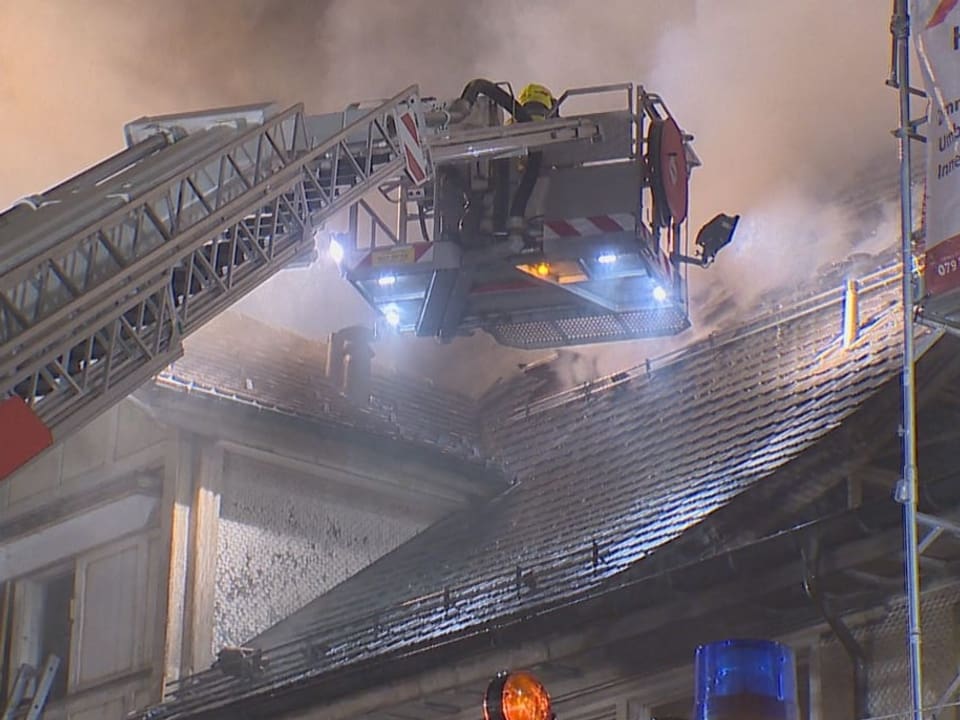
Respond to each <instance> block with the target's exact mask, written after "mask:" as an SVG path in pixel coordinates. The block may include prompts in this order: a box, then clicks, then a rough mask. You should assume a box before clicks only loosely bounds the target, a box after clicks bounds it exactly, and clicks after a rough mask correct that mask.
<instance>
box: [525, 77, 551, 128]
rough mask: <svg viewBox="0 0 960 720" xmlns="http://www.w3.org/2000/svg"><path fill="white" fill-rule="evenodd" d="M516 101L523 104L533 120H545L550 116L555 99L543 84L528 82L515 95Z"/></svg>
mask: <svg viewBox="0 0 960 720" xmlns="http://www.w3.org/2000/svg"><path fill="white" fill-rule="evenodd" d="M517 102H518V103H520V105H521V106H523V109H524V110H526V111H527V112H528V113H529V114H530V115H531V117H533V119H534V120H545V119H546V118H547V117H549V116H550V113H551V112H552V110H553V108H554V105H556V104H557V99H556V98H555V97H554V96H553V93H551V92H550V90H548V89H547V88H546V87H544V86H543V85H538V84H537V83H530V84H529V85H527V86H526V87H525V88H523V90H521V91H520V95H518V96H517Z"/></svg>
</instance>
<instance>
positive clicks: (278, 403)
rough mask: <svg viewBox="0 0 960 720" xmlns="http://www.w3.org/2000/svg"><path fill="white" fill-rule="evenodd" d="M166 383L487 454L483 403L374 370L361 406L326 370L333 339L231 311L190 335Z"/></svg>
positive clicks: (472, 454) (454, 450)
mask: <svg viewBox="0 0 960 720" xmlns="http://www.w3.org/2000/svg"><path fill="white" fill-rule="evenodd" d="M184 347H185V352H184V356H183V357H182V358H181V359H180V360H177V361H176V362H175V363H173V364H172V365H171V366H170V367H169V368H167V369H166V370H165V371H164V372H162V373H161V374H160V376H159V377H158V379H157V382H158V383H159V384H160V385H163V386H167V387H174V388H181V389H191V390H195V391H200V392H202V391H206V392H209V393H211V394H216V395H218V396H229V397H233V398H235V399H238V400H241V401H245V402H249V403H252V404H256V405H259V406H262V407H267V408H271V409H274V410H278V411H280V412H285V413H289V414H294V415H299V416H303V417H307V418H313V419H317V420H322V421H328V422H334V423H337V424H340V425H346V426H349V427H355V428H358V429H362V430H367V431H369V432H371V433H373V434H377V435H384V436H389V437H395V438H401V439H404V440H410V441H413V442H416V443H419V444H423V445H427V446H429V447H431V448H434V449H438V450H441V451H443V452H447V453H450V454H453V455H457V456H460V457H466V458H472V459H477V460H479V459H481V452H480V444H479V435H478V425H477V415H476V403H475V402H474V401H473V400H471V399H470V398H468V397H466V396H463V395H458V394H456V393H453V392H448V391H444V390H440V389H437V388H435V387H434V386H432V385H431V384H430V383H428V382H426V381H422V380H419V379H416V378H408V377H404V376H402V375H399V374H389V375H385V374H378V373H376V371H375V372H374V376H373V378H372V379H371V387H370V405H369V406H368V407H364V408H361V407H359V406H357V405H356V404H354V403H352V402H351V401H350V400H349V399H347V398H346V397H345V396H343V395H342V394H341V393H339V392H338V391H337V390H336V389H335V388H334V387H332V386H331V384H330V383H329V381H328V380H327V377H326V372H325V368H326V344H325V343H322V342H317V341H315V340H310V339H307V338H304V337H302V336H300V335H297V334H295V333H292V332H290V331H287V330H282V329H279V328H275V327H271V326H269V325H266V324H264V323H261V322H258V321H257V320H254V319H252V318H250V317H247V316H244V315H240V314H238V313H233V312H227V313H223V314H222V315H220V316H218V317H217V318H216V319H214V320H212V321H211V322H210V323H209V325H208V326H206V327H205V328H204V329H203V330H201V331H200V332H198V333H196V334H194V335H192V336H191V337H189V338H187V339H186V341H185V342H184Z"/></svg>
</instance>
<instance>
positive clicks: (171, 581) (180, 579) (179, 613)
mask: <svg viewBox="0 0 960 720" xmlns="http://www.w3.org/2000/svg"><path fill="white" fill-rule="evenodd" d="M171 435H172V436H173V437H172V439H171V442H170V443H169V446H168V451H167V462H166V464H165V466H164V503H163V507H164V513H163V521H164V528H163V530H164V537H166V538H167V540H168V543H167V553H166V561H167V587H166V596H167V601H166V608H165V614H164V615H163V617H165V618H166V623H165V626H164V640H163V643H161V644H160V646H161V650H162V655H163V662H162V663H161V665H160V667H162V668H163V678H162V683H163V685H165V684H166V683H169V682H171V681H173V680H179V679H180V676H181V662H182V659H183V640H184V627H183V625H184V612H185V610H186V608H185V601H186V597H187V570H188V567H189V561H190V550H189V542H190V503H191V500H192V494H193V474H194V473H193V469H194V468H193V455H194V454H193V449H194V448H193V443H192V441H191V439H190V437H189V435H187V434H186V433H183V432H181V431H174V432H172V433H171ZM161 690H162V688H161ZM161 696H162V692H161Z"/></svg>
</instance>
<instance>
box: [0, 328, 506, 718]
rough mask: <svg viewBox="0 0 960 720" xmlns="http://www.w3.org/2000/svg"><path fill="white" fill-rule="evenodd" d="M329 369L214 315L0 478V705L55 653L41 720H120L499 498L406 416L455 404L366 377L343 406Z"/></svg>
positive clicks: (432, 423) (432, 425) (453, 436)
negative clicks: (440, 526) (220, 655)
mask: <svg viewBox="0 0 960 720" xmlns="http://www.w3.org/2000/svg"><path fill="white" fill-rule="evenodd" d="M241 358H242V360H241ZM329 362H330V358H329V357H328V353H327V346H325V345H323V344H321V343H314V342H310V341H307V340H304V339H302V338H299V337H296V336H294V335H291V334H289V333H285V332H282V331H277V330H274V329H271V328H267V327H264V326H258V325H257V324H255V323H252V322H251V321H250V320H249V318H241V317H238V316H233V315H228V316H226V317H224V318H222V319H219V320H217V321H215V323H214V327H212V328H210V330H209V331H206V332H204V333H201V334H200V335H199V336H198V337H196V338H194V339H191V341H189V342H188V345H187V353H186V355H185V357H184V358H183V360H182V361H180V362H178V363H177V364H176V365H175V366H174V367H171V368H169V369H168V370H167V371H166V372H164V373H163V374H161V376H160V377H158V378H157V381H156V382H155V383H154V384H153V385H151V386H149V387H146V388H143V389H141V390H140V391H139V392H138V393H136V394H135V395H133V396H131V397H130V398H128V399H127V400H125V401H124V402H122V403H121V404H120V405H118V406H117V407H115V408H113V409H111V410H109V411H108V412H106V413H105V414H104V415H102V416H101V417H100V418H98V419H97V420H96V421H95V422H93V423H91V424H90V425H89V426H87V427H85V428H84V429H83V430H81V431H80V432H78V433H76V434H75V435H73V436H71V437H70V438H68V439H66V440H65V441H64V442H62V443H59V444H58V445H57V446H55V447H54V448H53V449H51V450H50V451H49V452H47V453H45V454H44V455H42V456H41V457H39V458H37V459H36V460H35V461H34V462H33V463H31V464H30V465H28V466H27V467H25V468H23V469H22V470H21V471H20V472H18V473H16V474H15V475H14V476H12V477H11V478H10V479H9V480H7V481H5V482H4V483H3V484H2V485H0V582H2V588H3V592H2V600H3V603H2V608H0V609H2V613H3V614H2V619H3V624H2V628H3V632H2V637H0V640H2V643H0V648H2V652H3V659H4V662H3V668H4V670H3V678H2V679H3V688H4V691H5V692H4V695H5V697H9V695H10V693H11V691H12V689H13V688H14V686H15V683H16V679H17V671H18V669H19V668H20V667H21V666H22V665H28V666H30V667H32V668H34V669H35V670H40V669H42V666H43V665H44V662H45V661H46V659H47V658H48V657H49V656H50V655H51V654H52V655H55V656H57V657H58V658H60V660H61V664H60V667H59V669H58V671H57V673H56V675H55V676H54V678H55V680H54V684H53V687H52V688H51V692H50V695H49V702H48V705H47V710H46V714H45V715H44V717H45V718H49V719H52V720H59V719H60V718H70V719H71V720H72V719H74V718H78V719H86V718H104V719H106V720H110V719H112V718H123V717H126V715H127V714H128V713H130V712H132V711H134V710H136V709H139V708H142V707H145V706H147V705H149V704H152V703H155V702H157V701H158V700H159V699H160V698H161V696H162V693H163V691H164V688H165V687H166V685H167V684H168V683H170V682H175V681H176V680H177V679H178V678H180V677H181V676H183V675H189V674H192V673H196V672H199V671H202V670H204V669H207V668H209V667H210V665H211V664H212V663H213V662H214V661H215V659H216V654H217V652H218V650H219V649H221V648H223V647H224V646H240V645H242V644H243V643H244V642H245V641H246V640H248V639H249V638H251V637H253V636H255V635H257V634H258V633H260V632H262V631H263V630H264V629H266V628H267V627H269V626H271V625H273V624H275V623H276V622H278V621H280V620H281V619H282V618H283V617H285V616H287V615H288V614H290V613H292V612H294V611H295V610H297V609H299V608H300V607H301V606H302V605H304V604H306V603H307V602H309V601H310V600H312V599H313V598H315V597H316V596H318V595H320V594H322V593H323V592H324V591H326V590H328V589H330V588H332V587H334V586H335V585H336V584H338V583H339V582H341V581H343V580H345V579H346V578H347V577H350V576H351V575H353V574H355V573H356V572H358V571H359V570H361V569H362V568H363V567H365V566H367V565H369V564H370V563H371V562H372V561H374V560H375V559H376V558H378V557H380V556H382V555H383V554H384V553H386V552H388V551H390V550H392V549H393V548H395V547H396V546H398V545H399V544H401V543H402V542H404V541H405V540H407V539H409V538H411V537H412V536H414V535H415V534H416V533H418V532H419V531H421V530H422V529H423V528H425V527H426V526H428V525H429V524H430V523H432V522H433V521H435V520H437V519H438V518H441V517H443V516H445V515H446V514H448V513H449V512H450V511H452V510H455V509H457V508H461V507H463V506H464V505H465V504H467V503H470V502H472V501H474V500H475V499H476V498H478V497H483V496H485V495H487V494H489V493H491V492H495V491H496V490H497V489H498V488H500V487H501V486H502V478H501V477H500V476H499V474H497V473H495V472H493V471H491V470H490V469H489V468H488V467H487V465H486V464H485V463H483V462H479V461H478V460H477V458H476V457H474V453H473V451H472V450H471V449H470V446H469V444H468V441H469V439H470V438H469V437H467V435H469V433H471V432H472V426H470V425H469V424H468V425H467V426H466V428H465V429H464V428H460V429H461V430H463V432H461V433H459V434H458V433H457V430H458V425H457V422H456V419H455V418H454V415H455V414H456V412H459V411H457V410H453V411H448V412H447V413H446V415H443V414H434V413H432V412H430V411H429V410H427V411H424V410H423V408H422V407H421V406H423V405H424V404H426V405H429V404H430V403H431V402H432V403H445V406H446V407H450V408H457V407H459V406H460V405H462V404H463V403H464V402H465V400H463V399H462V398H454V397H452V396H451V397H447V396H444V395H443V394H441V393H439V392H438V391H435V390H432V389H431V388H429V387H424V386H422V384H418V383H417V381H413V380H406V379H404V378H396V377H387V378H383V377H379V376H377V375H376V374H373V375H371V376H369V377H367V378H360V379H359V380H358V379H357V378H356V377H355V376H354V377H352V378H351V382H354V383H355V384H356V383H358V382H360V383H361V384H360V386H359V387H360V389H361V391H362V392H366V393H367V397H366V398H365V400H366V402H363V403H358V402H356V401H355V400H350V398H349V397H347V395H346V393H345V392H343V390H344V388H343V387H342V382H343V381H342V380H341V385H338V384H337V383H335V382H332V381H331V379H330V377H328V368H327V367H326V365H327V364H328V363H329ZM355 372H356V368H355V367H354V373H355ZM356 390H357V388H356V387H352V388H351V391H353V392H356ZM371 408H373V409H371ZM401 421H403V422H406V424H407V425H406V426H407V428H408V431H404V432H401V431H400V430H398V425H399V422H401ZM32 692H33V687H28V688H27V694H28V695H29V694H31V693H32Z"/></svg>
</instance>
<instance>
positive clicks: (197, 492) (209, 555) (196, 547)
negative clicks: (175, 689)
mask: <svg viewBox="0 0 960 720" xmlns="http://www.w3.org/2000/svg"><path fill="white" fill-rule="evenodd" d="M222 492H223V448H221V447H220V446H218V445H216V444H213V443H210V442H205V443H201V444H200V448H199V458H198V461H197V477H196V481H195V483H194V492H193V507H192V512H191V522H190V544H189V553H190V558H189V563H188V566H189V572H188V576H187V599H186V610H185V618H184V635H185V638H184V642H183V668H184V673H185V674H192V673H196V672H199V671H201V670H206V669H207V668H208V667H210V664H211V663H212V662H213V631H214V622H215V620H214V604H215V599H216V580H217V554H218V552H217V551H218V544H217V543H218V535H219V528H220V498H221V495H222Z"/></svg>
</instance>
